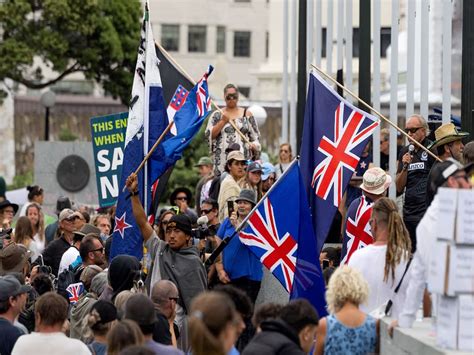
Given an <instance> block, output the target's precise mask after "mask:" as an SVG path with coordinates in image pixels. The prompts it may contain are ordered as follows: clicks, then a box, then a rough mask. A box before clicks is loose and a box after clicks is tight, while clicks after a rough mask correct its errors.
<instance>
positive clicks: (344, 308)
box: [314, 266, 379, 355]
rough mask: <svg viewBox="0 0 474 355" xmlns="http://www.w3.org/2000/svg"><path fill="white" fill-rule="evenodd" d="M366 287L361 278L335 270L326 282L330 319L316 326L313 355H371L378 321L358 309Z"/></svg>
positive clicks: (349, 271) (347, 269)
mask: <svg viewBox="0 0 474 355" xmlns="http://www.w3.org/2000/svg"><path fill="white" fill-rule="evenodd" d="M368 294H369V287H368V284H367V282H366V281H365V280H364V278H363V276H362V274H361V273H360V272H358V271H357V270H355V269H353V268H351V267H348V266H341V267H339V268H338V269H337V270H336V271H335V272H334V274H333V275H332V277H331V280H329V285H328V290H327V291H326V301H327V304H328V310H329V313H330V315H329V316H327V317H326V318H323V319H321V320H320V322H319V326H318V330H317V333H316V334H317V338H316V350H315V352H314V354H315V355H320V354H325V355H332V354H334V355H336V354H337V355H339V354H351V355H358V354H360V355H362V354H368V353H375V352H376V349H377V338H378V329H379V323H378V322H379V321H378V320H376V319H374V318H373V317H371V316H370V315H368V314H365V313H364V312H362V311H361V310H360V309H359V306H360V305H361V304H363V303H365V302H366V301H367V298H368Z"/></svg>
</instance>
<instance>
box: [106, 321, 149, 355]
mask: <svg viewBox="0 0 474 355" xmlns="http://www.w3.org/2000/svg"><path fill="white" fill-rule="evenodd" d="M143 342H144V339H143V334H142V331H141V330H140V327H139V326H138V324H137V323H135V322H134V321H133V320H129V319H124V320H122V321H120V322H117V324H115V326H114V327H113V328H112V329H111V330H110V331H109V332H108V334H107V353H108V354H109V355H117V354H119V353H120V352H121V351H122V350H123V349H125V348H127V347H129V346H133V345H142V344H143Z"/></svg>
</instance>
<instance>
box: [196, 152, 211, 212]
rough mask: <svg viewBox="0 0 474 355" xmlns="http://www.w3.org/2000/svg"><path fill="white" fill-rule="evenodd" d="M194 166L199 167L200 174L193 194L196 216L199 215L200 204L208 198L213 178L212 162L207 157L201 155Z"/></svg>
mask: <svg viewBox="0 0 474 355" xmlns="http://www.w3.org/2000/svg"><path fill="white" fill-rule="evenodd" d="M194 166H195V167H197V168H198V169H199V176H201V178H200V179H199V181H198V183H197V185H196V195H195V196H196V197H195V205H196V212H197V214H198V216H200V215H201V209H200V208H201V204H202V202H203V201H204V200H206V199H208V198H209V190H210V188H211V184H212V179H214V173H213V171H214V164H212V160H211V159H210V158H209V157H201V158H199V161H198V163H197V164H196V165H194Z"/></svg>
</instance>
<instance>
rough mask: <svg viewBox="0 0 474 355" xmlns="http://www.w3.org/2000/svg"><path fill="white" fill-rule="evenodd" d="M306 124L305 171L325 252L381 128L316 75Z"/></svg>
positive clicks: (320, 243) (318, 237) (304, 138)
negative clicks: (347, 191)
mask: <svg viewBox="0 0 474 355" xmlns="http://www.w3.org/2000/svg"><path fill="white" fill-rule="evenodd" d="M304 120H305V121H304V129H303V139H302V143H301V150H300V151H301V163H300V166H301V174H302V176H303V181H304V183H305V185H306V192H307V194H308V198H309V203H310V206H311V212H312V218H313V226H314V231H315V234H316V238H317V241H318V251H320V250H321V248H322V246H323V244H324V241H325V240H326V237H327V234H328V231H329V228H330V227H331V223H332V220H333V218H334V214H335V213H336V209H337V207H338V206H339V204H340V202H341V200H342V196H343V194H344V191H345V189H346V187H347V185H348V183H349V180H350V179H351V176H352V174H353V172H354V170H355V168H356V166H357V163H358V162H359V159H360V156H361V155H362V151H363V150H364V147H365V145H366V144H367V142H368V140H369V138H370V136H371V135H372V133H373V131H374V129H375V128H376V127H377V125H378V124H379V123H378V121H377V119H376V118H375V117H374V116H372V115H369V114H368V113H366V112H364V111H362V110H360V109H358V108H356V107H355V106H353V105H352V104H351V103H350V102H348V101H346V100H345V99H344V98H342V97H341V96H339V95H338V94H337V92H335V91H334V90H333V89H332V88H331V87H330V86H329V85H328V84H327V83H326V82H325V81H324V80H322V79H321V78H319V77H318V76H316V75H315V74H314V73H312V74H311V75H310V81H309V89H308V97H307V100H306V109H305V118H304Z"/></svg>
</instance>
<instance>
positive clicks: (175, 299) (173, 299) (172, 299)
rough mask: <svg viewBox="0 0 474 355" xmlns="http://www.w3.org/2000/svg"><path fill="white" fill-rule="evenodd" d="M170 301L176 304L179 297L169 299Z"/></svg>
mask: <svg viewBox="0 0 474 355" xmlns="http://www.w3.org/2000/svg"><path fill="white" fill-rule="evenodd" d="M168 299H169V300H170V301H175V302H176V303H177V302H178V301H179V297H168Z"/></svg>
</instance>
